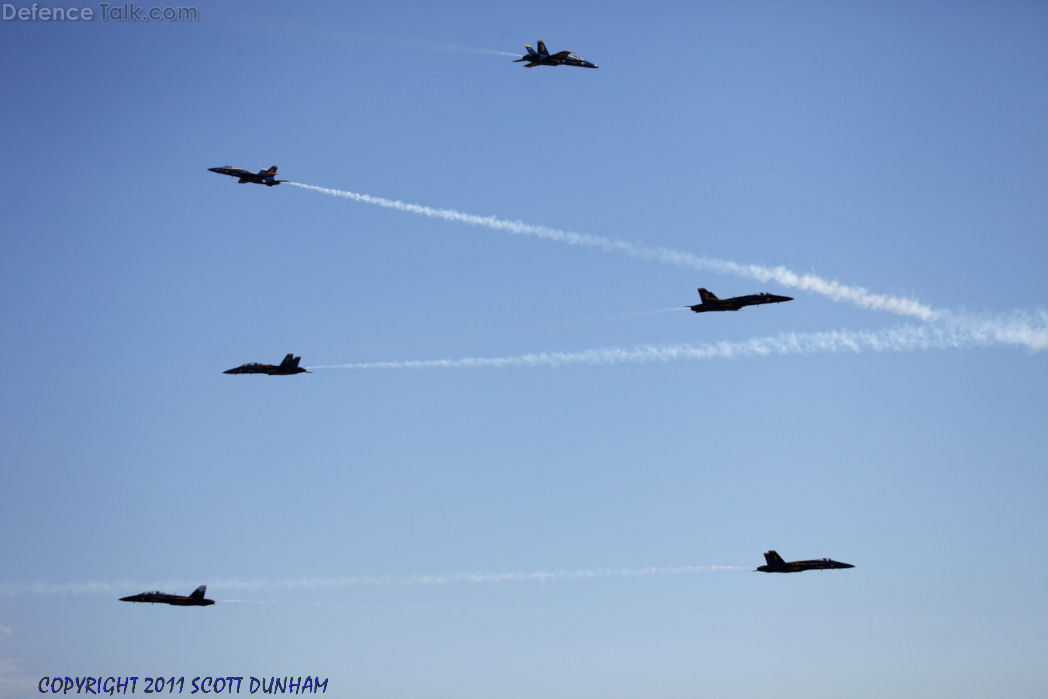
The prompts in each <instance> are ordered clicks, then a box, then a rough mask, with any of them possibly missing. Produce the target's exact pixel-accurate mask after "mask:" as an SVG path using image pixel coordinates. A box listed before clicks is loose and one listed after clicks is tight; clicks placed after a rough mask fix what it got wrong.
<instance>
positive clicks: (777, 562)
mask: <svg viewBox="0 0 1048 699" xmlns="http://www.w3.org/2000/svg"><path fill="white" fill-rule="evenodd" d="M764 560H765V561H767V563H768V565H770V566H784V565H786V561H784V560H782V556H780V555H779V554H778V553H776V552H775V551H774V550H773V551H768V552H767V553H766V554H764Z"/></svg>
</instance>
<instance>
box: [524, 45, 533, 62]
mask: <svg viewBox="0 0 1048 699" xmlns="http://www.w3.org/2000/svg"><path fill="white" fill-rule="evenodd" d="M524 48H526V49H527V50H528V55H529V56H534V55H535V49H533V48H531V44H524ZM522 60H523V59H522Z"/></svg>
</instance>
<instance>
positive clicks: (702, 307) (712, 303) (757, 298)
mask: <svg viewBox="0 0 1048 699" xmlns="http://www.w3.org/2000/svg"><path fill="white" fill-rule="evenodd" d="M699 298H700V299H702V303H697V304H695V305H694V306H685V308H690V309H691V310H693V311H695V312H696V313H705V312H706V311H737V310H739V309H740V308H742V307H743V306H759V305H761V304H764V303H782V302H783V301H792V300H793V297H791V296H776V295H775V294H765V293H760V294H750V295H749V296H733V297H731V298H730V299H719V298H717V297H716V296H714V295H713V294H712V293H710V292H709V291H706V290H705V289H699Z"/></svg>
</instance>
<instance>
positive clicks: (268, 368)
mask: <svg viewBox="0 0 1048 699" xmlns="http://www.w3.org/2000/svg"><path fill="white" fill-rule="evenodd" d="M300 361H302V357H296V356H295V355H293V354H289V355H287V356H285V357H284V361H282V362H280V364H259V363H257V362H252V363H250V364H241V365H240V366H238V367H233V368H232V369H226V370H225V371H223V372H222V373H223V374H268V375H270V376H290V375H292V374H303V373H305V374H308V373H309V372H308V371H307V370H305V369H303V368H302V367H300V366H299V365H298V363H299V362H300Z"/></svg>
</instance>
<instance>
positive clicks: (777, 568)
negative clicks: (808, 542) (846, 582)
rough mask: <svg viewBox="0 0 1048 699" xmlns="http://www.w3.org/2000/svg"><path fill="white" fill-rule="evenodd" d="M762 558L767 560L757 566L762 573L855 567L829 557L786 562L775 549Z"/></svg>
mask: <svg viewBox="0 0 1048 699" xmlns="http://www.w3.org/2000/svg"><path fill="white" fill-rule="evenodd" d="M764 560H765V561H767V565H762V566H760V567H759V568H757V570H759V571H760V572H762V573H803V572H804V571H806V570H833V569H835V568H854V567H855V566H853V565H852V564H851V563H841V562H840V561H834V560H830V559H829V558H817V559H815V560H813V561H790V562H789V563H787V562H786V561H784V560H782V556H780V555H779V554H778V553H776V552H775V551H768V552H767V553H765V554H764ZM754 572H756V571H754Z"/></svg>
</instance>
